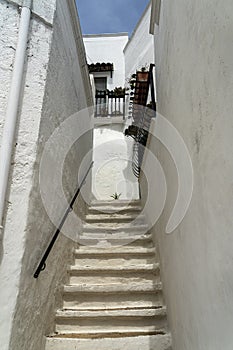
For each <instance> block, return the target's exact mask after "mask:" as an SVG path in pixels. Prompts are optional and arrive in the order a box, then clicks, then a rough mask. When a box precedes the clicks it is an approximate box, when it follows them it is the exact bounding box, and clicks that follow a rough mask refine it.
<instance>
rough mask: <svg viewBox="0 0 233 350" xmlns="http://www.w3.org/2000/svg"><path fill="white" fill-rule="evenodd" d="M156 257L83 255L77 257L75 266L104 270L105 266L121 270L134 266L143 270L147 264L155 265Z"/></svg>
mask: <svg viewBox="0 0 233 350" xmlns="http://www.w3.org/2000/svg"><path fill="white" fill-rule="evenodd" d="M154 263H155V256H153V255H141V256H136V255H133V256H124V255H122V256H121V255H117V254H115V255H101V256H98V255H94V256H90V255H85V254H82V255H80V256H78V255H76V256H75V264H74V265H76V266H79V267H82V266H84V267H85V266H90V267H91V266H95V267H96V268H98V267H99V268H104V267H105V266H108V267H109V268H110V267H113V268H119V267H122V268H123V267H126V266H134V267H139V268H141V267H142V266H145V265H147V264H154Z"/></svg>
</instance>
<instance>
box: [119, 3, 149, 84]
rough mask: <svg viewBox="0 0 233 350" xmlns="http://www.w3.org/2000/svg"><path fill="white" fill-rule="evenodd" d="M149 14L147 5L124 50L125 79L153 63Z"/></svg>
mask: <svg viewBox="0 0 233 350" xmlns="http://www.w3.org/2000/svg"><path fill="white" fill-rule="evenodd" d="M150 12H151V5H150V4H149V5H148V6H147V8H146V10H145V12H144V13H143V15H142V17H141V18H140V20H139V22H138V24H137V26H136V27H135V29H134V31H133V34H132V35H131V38H130V39H129V42H128V43H127V45H126V47H125V49H124V54H125V77H126V79H128V78H130V76H131V75H132V74H133V73H135V72H136V70H138V69H140V68H141V67H145V66H148V67H149V65H150V63H154V39H153V35H151V34H149V26H150Z"/></svg>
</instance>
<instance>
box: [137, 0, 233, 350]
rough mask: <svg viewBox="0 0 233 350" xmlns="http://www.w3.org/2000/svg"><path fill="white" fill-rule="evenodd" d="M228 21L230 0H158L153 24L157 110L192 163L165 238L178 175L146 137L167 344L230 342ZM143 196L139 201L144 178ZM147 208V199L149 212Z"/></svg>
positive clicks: (182, 349)
mask: <svg viewBox="0 0 233 350" xmlns="http://www.w3.org/2000/svg"><path fill="white" fill-rule="evenodd" d="M232 23H233V3H232V1H231V0H226V1H224V2H221V3H220V2H218V1H216V0H206V1H204V2H200V1H196V2H195V1H192V0H178V1H175V2H171V1H162V8H161V17H160V25H159V28H156V33H157V34H156V35H155V43H156V66H157V96H158V104H157V106H158V111H159V112H160V113H161V114H162V115H163V116H165V117H166V118H167V119H168V120H169V121H170V122H171V123H172V124H173V125H174V126H175V127H176V128H177V130H178V131H179V132H180V134H181V135H182V137H183V138H184V140H185V142H186V145H187V147H188V149H189V152H190V155H191V158H192V162H193V168H194V191H193V197H192V202H191V205H190V207H189V210H188V213H187V215H186V217H185V218H184V220H183V221H182V223H181V224H180V225H179V227H178V228H177V229H176V230H175V232H174V233H173V234H171V235H169V236H168V235H166V234H165V233H164V232H165V226H166V224H167V220H168V218H169V216H170V214H171V210H172V208H173V206H174V203H175V198H176V195H177V172H176V169H175V166H174V163H173V162H172V160H171V158H170V157H169V154H168V152H167V151H166V150H165V147H163V146H162V145H161V144H160V143H159V142H156V141H155V140H154V139H153V140H151V143H150V144H149V148H150V150H153V152H155V153H156V154H157V156H158V159H159V160H160V162H161V164H162V166H163V169H164V171H165V174H166V180H167V185H168V196H167V201H166V206H165V210H164V212H163V214H162V216H161V218H160V220H159V222H158V224H157V225H156V226H155V228H154V230H153V231H154V234H155V237H156V239H157V240H158V243H159V250H160V256H161V269H162V276H163V282H164V290H165V296H166V303H167V306H168V316H169V324H170V328H171V330H172V336H173V349H174V350H187V349H188V350H197V349H198V350H218V349H224V350H231V349H232V346H233V333H232V323H233V285H232V274H233V264H232V259H233V254H232V246H233V236H232V228H233V216H232V208H233V201H232V198H233V197H232V188H233V187H232V186H233V183H232V173H233V162H232V147H233V141H232V140H233V138H232V130H233V119H232V117H231V114H232V110H233V99H232V95H233V61H232V56H233V46H232V36H231V33H232V29H233V28H232ZM152 127H153V126H152ZM181 156H182V155H181ZM151 174H152V172H151ZM155 175H156V174H154V178H155ZM149 181H151V179H150V178H149ZM181 185H182V184H181ZM150 190H151V188H150ZM142 194H143V198H144V200H145V182H144V180H143V181H142ZM158 197H159V191H157V192H156V191H154V198H155V200H156V198H158ZM154 205H155V203H154ZM153 212H154V209H153V206H151V208H150V210H149V211H148V216H149V217H150V216H153Z"/></svg>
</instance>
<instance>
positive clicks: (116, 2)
mask: <svg viewBox="0 0 233 350" xmlns="http://www.w3.org/2000/svg"><path fill="white" fill-rule="evenodd" d="M148 2H149V0H76V3H77V7H78V12H79V17H80V22H81V27H82V31H83V34H99V33H116V32H128V33H129V34H130V33H131V32H132V31H133V29H134V27H135V25H136V23H137V21H138V20H139V18H140V17H141V15H142V13H143V11H144V9H145V8H146V6H147V4H148Z"/></svg>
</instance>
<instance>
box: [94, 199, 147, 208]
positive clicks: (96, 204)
mask: <svg viewBox="0 0 233 350" xmlns="http://www.w3.org/2000/svg"><path fill="white" fill-rule="evenodd" d="M128 205H130V206H141V201H140V200H137V199H136V200H132V201H131V200H94V201H92V202H91V204H90V207H101V206H110V207H112V206H114V207H126V206H128Z"/></svg>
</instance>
